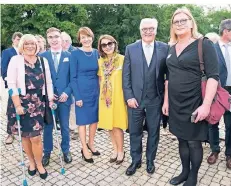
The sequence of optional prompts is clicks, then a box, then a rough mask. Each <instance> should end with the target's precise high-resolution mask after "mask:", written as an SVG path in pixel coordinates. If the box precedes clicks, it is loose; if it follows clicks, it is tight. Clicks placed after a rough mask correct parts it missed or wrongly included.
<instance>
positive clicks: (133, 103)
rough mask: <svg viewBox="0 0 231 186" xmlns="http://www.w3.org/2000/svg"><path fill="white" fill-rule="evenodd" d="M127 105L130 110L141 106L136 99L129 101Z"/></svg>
mask: <svg viewBox="0 0 231 186" xmlns="http://www.w3.org/2000/svg"><path fill="white" fill-rule="evenodd" d="M127 103H128V106H129V107H130V108H137V107H138V106H139V105H138V103H137V101H136V99H135V98H131V99H129V100H127Z"/></svg>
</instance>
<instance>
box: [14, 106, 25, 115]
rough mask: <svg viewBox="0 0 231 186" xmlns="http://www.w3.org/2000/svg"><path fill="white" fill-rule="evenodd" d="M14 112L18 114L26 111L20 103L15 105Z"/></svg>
mask: <svg viewBox="0 0 231 186" xmlns="http://www.w3.org/2000/svg"><path fill="white" fill-rule="evenodd" d="M16 113H17V114H18V115H23V114H25V113H26V112H25V108H24V107H22V105H19V106H17V107H16Z"/></svg>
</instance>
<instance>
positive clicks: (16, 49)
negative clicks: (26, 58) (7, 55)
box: [13, 47, 19, 55]
mask: <svg viewBox="0 0 231 186" xmlns="http://www.w3.org/2000/svg"><path fill="white" fill-rule="evenodd" d="M13 48H14V49H15V51H16V53H17V54H18V55H19V52H18V48H16V47H13Z"/></svg>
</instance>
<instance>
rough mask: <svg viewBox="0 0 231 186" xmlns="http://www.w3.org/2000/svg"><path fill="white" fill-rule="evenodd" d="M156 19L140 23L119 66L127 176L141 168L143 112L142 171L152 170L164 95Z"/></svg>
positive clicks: (162, 50)
mask: <svg viewBox="0 0 231 186" xmlns="http://www.w3.org/2000/svg"><path fill="white" fill-rule="evenodd" d="M157 26H158V22H157V20H156V19H155V18H153V19H151V18H145V19H142V20H141V22H140V35H141V38H142V39H141V40H140V41H137V42H135V43H132V44H130V45H128V46H127V47H126V52H125V60H124V65H123V70H122V73H123V92H124V98H125V101H126V103H127V105H128V122H129V124H128V127H129V135H130V154H131V157H132V163H131V164H130V166H129V167H128V168H127V170H126V175H128V176H130V175H133V174H134V173H135V172H136V169H138V168H140V167H141V162H142V137H143V122H144V118H145V115H146V119H147V129H148V139H147V150H146V171H147V173H149V174H153V173H154V172H155V165H154V160H155V157H156V153H157V148H158V143H159V134H160V120H161V115H162V113H161V106H162V102H163V95H164V79H165V78H164V75H165V73H166V63H165V61H166V57H167V53H168V45H167V44H166V43H162V42H159V41H155V38H156V34H157Z"/></svg>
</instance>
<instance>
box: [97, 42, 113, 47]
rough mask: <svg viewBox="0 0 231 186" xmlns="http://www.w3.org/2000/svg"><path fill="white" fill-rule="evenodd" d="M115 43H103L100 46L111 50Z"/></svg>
mask: <svg viewBox="0 0 231 186" xmlns="http://www.w3.org/2000/svg"><path fill="white" fill-rule="evenodd" d="M114 43H115V42H113V41H111V42H108V43H101V44H100V46H101V47H102V48H106V47H107V46H108V47H110V48H111V47H112V46H113V44H114Z"/></svg>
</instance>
